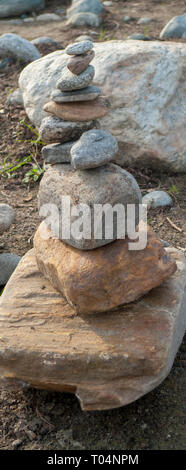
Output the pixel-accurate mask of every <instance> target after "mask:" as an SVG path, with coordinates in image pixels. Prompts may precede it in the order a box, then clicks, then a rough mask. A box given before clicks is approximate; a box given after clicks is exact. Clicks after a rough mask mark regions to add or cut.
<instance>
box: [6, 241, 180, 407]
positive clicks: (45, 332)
mask: <svg viewBox="0 0 186 470" xmlns="http://www.w3.org/2000/svg"><path fill="white" fill-rule="evenodd" d="M166 251H167V252H169V253H171V255H172V256H173V257H174V258H175V259H176V261H177V263H178V270H177V271H176V273H175V274H174V275H173V276H171V277H170V278H169V279H168V280H167V281H165V282H164V283H163V284H162V285H161V286H160V287H158V288H156V289H153V290H152V291H151V292H150V293H149V294H148V295H146V296H145V297H144V298H142V299H141V300H139V301H138V302H135V303H133V304H130V305H128V306H125V307H121V308H120V309H117V310H115V311H114V312H110V313H109V312H106V313H105V314H104V313H103V314H102V315H100V314H97V315H95V314H94V315H88V316H87V315H75V314H74V310H73V309H72V307H70V305H69V304H68V303H67V302H66V300H65V299H64V298H63V297H62V296H61V294H59V293H58V292H57V291H55V289H54V288H53V287H52V286H51V284H50V282H49V281H47V280H45V279H44V277H43V276H42V275H41V274H40V273H39V271H38V268H37V264H36V260H35V256H34V252H33V250H32V251H30V252H29V253H27V255H26V256H25V257H24V258H23V259H22V261H21V262H20V264H19V265H18V268H17V269H16V271H15V272H14V274H13V276H12V277H11V279H10V281H9V282H8V284H7V286H6V288H5V291H4V293H3V295H2V297H1V300H0V324H1V341H0V364H1V365H0V376H1V379H2V382H3V383H4V382H5V381H6V385H8V383H9V384H12V383H13V384H15V383H17V382H18V383H19V384H20V382H21V383H22V384H23V385H24V384H29V385H31V386H33V387H37V388H45V389H48V390H57V391H64V392H72V393H75V394H76V396H77V397H78V398H79V400H80V403H81V407H82V409H83V410H102V409H109V408H117V407H120V406H123V405H127V404H128V403H131V402H132V401H134V400H137V399H138V398H140V397H141V396H142V395H144V394H146V393H147V392H149V391H151V390H153V389H154V388H155V387H156V386H158V385H159V384H160V383H161V382H162V381H163V380H164V379H165V377H166V376H167V375H168V373H169V371H170V369H171V367H172V364H173V361H174V357H175V354H176V352H177V350H178V348H179V345H180V343H181V341H182V338H183V335H184V331H185V326H186V313H185V303H186V298H185V297H184V286H185V283H186V282H185V281H186V279H185V276H186V273H185V267H184V266H185V260H184V257H183V255H181V254H180V253H179V252H177V251H174V250H172V249H167V250H166Z"/></svg>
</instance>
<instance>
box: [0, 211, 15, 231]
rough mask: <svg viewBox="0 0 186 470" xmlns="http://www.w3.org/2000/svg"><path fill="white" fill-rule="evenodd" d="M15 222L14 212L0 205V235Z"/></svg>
mask: <svg viewBox="0 0 186 470" xmlns="http://www.w3.org/2000/svg"><path fill="white" fill-rule="evenodd" d="M14 220H15V211H14V209H13V208H12V207H11V206H9V205H8V204H0V235H2V234H3V233H4V232H6V230H8V229H9V227H10V225H11V224H12V223H13V222H14Z"/></svg>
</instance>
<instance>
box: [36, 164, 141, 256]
mask: <svg viewBox="0 0 186 470" xmlns="http://www.w3.org/2000/svg"><path fill="white" fill-rule="evenodd" d="M69 196H70V200H69V214H68V213H67V209H66V207H65V209H64V206H63V201H64V199H63V201H62V197H63V198H65V197H68V198H69ZM38 203H39V210H40V216H41V217H42V216H43V217H44V218H46V216H47V212H49V214H48V215H49V217H47V219H46V223H47V225H50V224H51V222H52V230H54V233H55V235H56V236H57V237H58V238H60V239H64V241H65V242H66V243H68V244H69V245H72V246H74V247H75V248H79V249H81V250H93V249H95V248H98V247H99V246H103V245H106V244H107V243H110V242H111V241H112V240H115V239H116V238H118V231H117V228H118V225H117V217H115V216H114V217H113V218H112V217H111V216H112V214H111V213H110V207H111V208H112V207H114V206H115V205H116V204H122V205H123V207H124V208H125V209H126V211H125V214H124V215H123V213H122V214H121V217H124V218H125V220H126V218H127V205H128V204H135V208H136V211H135V212H136V213H135V223H136V225H138V222H139V204H140V203H141V191H140V189H139V186H138V184H137V182H136V180H135V179H134V178H133V176H132V175H131V174H130V173H128V172H127V171H125V170H123V169H122V168H121V167H119V166H118V165H114V164H113V163H109V164H107V165H104V166H101V167H98V168H92V169H88V170H83V171H82V170H75V169H73V168H72V167H71V165H69V164H68V163H66V164H55V165H52V166H51V167H50V168H49V169H48V170H47V171H46V173H45V174H44V176H43V178H42V180H41V183H40V187H39V193H38ZM107 203H109V204H107ZM80 204H83V205H86V206H87V207H88V211H89V213H90V225H91V227H90V228H91V230H90V232H89V227H88V224H87V220H88V216H89V214H88V213H87V212H85V213H84V214H85V217H84V222H83V220H82V219H81V217H80V215H81V214H80V209H79V207H80ZM95 204H100V205H101V207H102V206H103V205H104V204H105V205H106V204H107V206H105V217H104V213H103V215H101V217H100V218H99V219H97V222H98V224H97V228H96V229H95V228H94V219H95V207H94V205H95ZM51 205H52V208H54V207H55V210H54V211H53V213H51ZM83 207H84V206H83ZM72 209H73V211H72ZM74 209H75V210H76V209H77V210H78V209H79V216H77V215H75V213H74ZM82 210H83V209H82ZM63 212H65V220H67V219H68V217H69V219H68V222H69V227H70V229H71V228H72V226H73V224H74V230H75V224H77V225H78V226H79V227H80V226H81V225H82V223H84V227H83V228H84V229H87V231H86V234H85V235H86V236H82V237H80V238H77V235H76V234H78V235H79V233H77V232H79V228H78V227H77V232H76V231H74V233H75V235H74V233H73V232H72V230H70V234H69V237H67V236H66V238H64V235H63V229H64V227H65V224H66V222H64V219H63V220H62V214H63ZM56 213H57V218H56ZM63 215H64V214H63ZM107 219H108V224H109V223H110V225H111V226H112V228H113V233H112V234H111V235H110V238H109V234H108V232H107V234H106V236H105V225H106V224H105V220H107ZM78 220H79V222H78ZM112 220H113V224H112ZM62 222H64V223H63V224H62ZM68 222H67V224H68ZM121 222H122V221H121ZM100 226H101V229H102V233H101V234H100ZM125 227H126V233H127V223H125ZM125 227H124V224H123V232H122V234H121V229H122V227H121V229H120V234H121V236H120V238H121V237H122V236H124V235H125ZM49 228H50V227H49ZM108 230H109V229H108ZM80 231H81V229H80ZM109 233H110V232H109ZM65 234H67V231H66V232H65Z"/></svg>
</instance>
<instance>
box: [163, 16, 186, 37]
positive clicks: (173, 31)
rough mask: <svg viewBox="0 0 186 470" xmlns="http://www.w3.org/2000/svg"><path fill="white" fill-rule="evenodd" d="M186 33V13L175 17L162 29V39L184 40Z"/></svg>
mask: <svg viewBox="0 0 186 470" xmlns="http://www.w3.org/2000/svg"><path fill="white" fill-rule="evenodd" d="M184 33H186V13H184V15H180V16H175V17H174V18H172V19H171V20H170V21H169V22H168V23H167V24H166V25H165V27H164V28H163V29H162V31H161V33H160V39H169V38H182V37H183V35H184Z"/></svg>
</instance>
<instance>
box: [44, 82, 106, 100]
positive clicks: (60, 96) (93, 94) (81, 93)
mask: <svg viewBox="0 0 186 470" xmlns="http://www.w3.org/2000/svg"><path fill="white" fill-rule="evenodd" d="M99 95H101V88H99V87H98V86H93V85H90V86H87V87H86V88H83V89H82V90H76V91H60V90H54V91H53V92H52V94H51V99H52V100H53V101H55V102H56V103H70V102H75V101H91V100H95V99H96V98H97V97H98V96H99Z"/></svg>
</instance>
